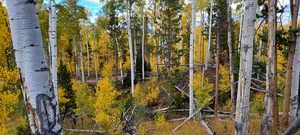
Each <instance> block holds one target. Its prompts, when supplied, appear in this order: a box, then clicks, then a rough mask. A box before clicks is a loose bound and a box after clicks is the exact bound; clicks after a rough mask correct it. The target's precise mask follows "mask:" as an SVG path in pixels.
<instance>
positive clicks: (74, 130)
mask: <svg viewBox="0 0 300 135" xmlns="http://www.w3.org/2000/svg"><path fill="white" fill-rule="evenodd" d="M63 131H65V132H73V133H85V134H96V135H106V134H105V132H104V131H101V130H85V129H63Z"/></svg>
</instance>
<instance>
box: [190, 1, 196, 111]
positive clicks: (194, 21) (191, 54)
mask: <svg viewBox="0 0 300 135" xmlns="http://www.w3.org/2000/svg"><path fill="white" fill-rule="evenodd" d="M195 27H196V2H195V0H192V26H191V36H190V64H189V73H190V80H189V91H190V92H189V95H190V98H189V101H190V107H189V116H191V115H192V114H193V111H194V108H195V104H194V90H193V80H194V37H195Z"/></svg>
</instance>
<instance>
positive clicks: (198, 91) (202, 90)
mask: <svg viewBox="0 0 300 135" xmlns="http://www.w3.org/2000/svg"><path fill="white" fill-rule="evenodd" d="M200 80H201V81H200ZM202 81H203V82H202ZM202 83H203V85H202ZM193 88H194V91H195V98H196V104H197V105H198V106H199V107H205V106H207V105H209V103H210V102H211V100H212V99H213V96H212V92H213V84H211V83H209V82H208V79H207V78H206V77H202V73H201V72H198V73H196V74H195V77H194V83H193Z"/></svg>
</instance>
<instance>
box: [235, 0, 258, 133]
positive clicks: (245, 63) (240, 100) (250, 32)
mask: <svg viewBox="0 0 300 135" xmlns="http://www.w3.org/2000/svg"><path fill="white" fill-rule="evenodd" d="M256 8H257V0H245V18H244V20H243V24H244V25H243V27H242V30H243V31H244V34H243V36H242V39H241V52H240V53H241V56H240V72H239V83H238V94H237V105H236V116H235V122H236V125H235V127H236V135H247V134H248V131H247V128H248V123H247V122H248V115H249V105H250V104H249V99H250V84H251V73H252V62H253V61H252V57H253V40H254V23H255V19H256Z"/></svg>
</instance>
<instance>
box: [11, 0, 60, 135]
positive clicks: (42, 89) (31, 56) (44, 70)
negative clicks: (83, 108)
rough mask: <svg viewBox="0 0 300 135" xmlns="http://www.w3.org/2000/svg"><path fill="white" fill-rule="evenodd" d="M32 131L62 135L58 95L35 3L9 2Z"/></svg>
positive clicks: (17, 58) (23, 1)
mask: <svg viewBox="0 0 300 135" xmlns="http://www.w3.org/2000/svg"><path fill="white" fill-rule="evenodd" d="M6 4H7V9H8V13H9V14H8V15H9V18H10V20H9V21H10V27H11V32H12V39H13V46H14V50H15V57H16V63H17V67H18V68H19V70H20V74H21V80H22V86H23V94H24V98H25V99H24V100H25V106H26V110H27V114H28V115H27V116H28V120H29V126H30V129H31V133H32V134H34V135H42V134H51V135H60V134H61V126H60V123H59V120H58V119H57V118H58V117H57V115H58V114H57V113H56V112H57V110H56V108H57V107H56V106H57V105H58V103H57V102H56V97H55V94H54V91H53V85H52V83H51V80H50V76H49V68H48V65H47V62H46V59H45V55H44V51H43V42H42V35H41V30H40V25H39V22H38V16H37V12H36V9H35V2H34V1H28V0H9V1H6Z"/></svg>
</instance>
